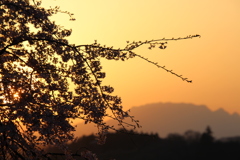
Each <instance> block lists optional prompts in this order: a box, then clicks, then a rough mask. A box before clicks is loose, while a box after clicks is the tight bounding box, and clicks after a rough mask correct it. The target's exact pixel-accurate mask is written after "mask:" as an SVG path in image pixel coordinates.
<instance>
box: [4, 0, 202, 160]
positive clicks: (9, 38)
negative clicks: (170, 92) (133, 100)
mask: <svg viewBox="0 0 240 160" xmlns="http://www.w3.org/2000/svg"><path fill="white" fill-rule="evenodd" d="M59 12H61V13H62V12H63V11H61V10H60V8H59V7H55V8H51V9H45V8H43V7H41V1H40V0H33V1H30V2H29V1H28V0H1V1H0V28H1V30H0V99H1V101H0V106H1V108H0V127H1V128H0V146H1V150H0V152H1V154H0V159H38V158H40V159H44V158H46V159H47V158H49V157H48V154H45V153H44V152H43V150H42V149H41V148H40V147H39V145H43V146H44V145H48V144H51V145H58V146H59V147H60V148H62V149H63V150H64V151H65V152H64V154H65V155H66V156H69V157H70V156H71V154H70V152H68V150H67V148H65V145H64V143H65V142H67V141H69V140H72V139H73V137H74V135H73V133H72V131H74V127H73V125H72V123H71V121H72V120H73V119H82V120H84V121H85V123H95V124H96V125H97V127H98V129H99V139H98V140H99V143H104V141H105V133H106V132H107V130H108V129H109V128H112V127H111V126H109V125H107V124H105V123H104V121H103V118H104V117H110V118H112V119H115V120H117V121H118V122H119V124H120V125H124V124H125V122H124V121H123V120H124V119H125V118H127V117H129V118H131V119H132V120H133V122H134V123H133V124H126V125H130V126H133V127H137V126H139V124H138V121H136V120H134V119H133V117H132V116H130V115H129V113H128V111H123V109H122V105H121V98H120V97H117V96H115V95H112V93H113V91H114V89H113V87H111V86H108V85H106V86H103V85H102V83H101V82H102V79H104V77H105V73H104V72H103V71H102V67H101V63H100V58H105V59H108V60H122V61H124V60H128V59H130V58H134V57H140V58H142V59H144V60H146V61H148V62H150V63H153V64H154V65H156V66H157V67H159V68H162V69H164V70H166V71H168V72H170V73H172V74H174V75H176V76H178V77H180V78H181V79H182V80H184V81H187V82H191V81H190V80H188V79H187V78H183V77H182V76H181V75H178V74H176V73H174V72H173V71H172V70H168V69H166V68H165V66H160V65H158V64H157V63H155V62H152V61H150V60H148V59H147V58H145V57H143V56H141V55H138V54H136V53H134V52H133V51H134V49H135V48H138V47H140V46H142V45H145V44H146V45H149V49H152V48H154V47H155V46H159V48H160V49H165V48H166V43H167V41H171V40H182V39H190V38H194V37H200V36H199V35H190V36H187V37H184V38H176V39H175V38H172V39H165V38H163V39H158V40H150V41H144V42H141V41H139V42H128V43H127V45H126V47H125V48H123V49H114V48H112V47H106V46H102V45H101V44H99V43H97V41H95V42H94V43H93V44H89V45H76V44H69V43H68V40H67V39H66V38H67V37H68V36H70V35H71V32H72V31H71V29H65V28H63V27H61V26H59V25H57V24H55V22H54V21H51V20H50V19H49V18H50V17H51V16H52V15H54V14H57V13H59ZM64 13H66V14H68V15H69V16H70V20H75V19H74V18H73V17H72V16H73V14H71V13H69V12H64ZM70 84H71V87H70ZM107 110H110V111H111V114H109V113H108V112H107Z"/></svg>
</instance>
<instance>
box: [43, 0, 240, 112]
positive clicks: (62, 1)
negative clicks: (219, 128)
mask: <svg viewBox="0 0 240 160" xmlns="http://www.w3.org/2000/svg"><path fill="white" fill-rule="evenodd" d="M43 5H44V6H50V5H51V6H55V5H59V6H61V8H62V10H67V11H70V12H72V13H74V14H75V18H76V19H77V20H76V21H74V22H70V21H68V17H67V16H66V15H64V14H60V15H58V16H55V17H54V19H55V20H56V21H57V22H58V23H60V24H61V25H62V26H65V27H66V28H72V29H73V34H72V36H71V38H70V42H71V43H75V44H87V43H88V44H89V43H93V42H94V40H98V42H99V43H101V44H106V45H108V46H114V47H115V48H123V47H124V46H125V45H126V41H127V40H130V41H133V40H135V41H139V40H141V41H145V40H151V39H159V38H163V37H165V38H172V37H175V38H178V37H185V36H187V35H194V34H200V35H201V38H194V39H191V40H182V41H172V42H169V43H168V46H167V49H165V50H160V49H154V50H148V49H147V47H148V46H142V47H141V48H139V49H138V50H136V53H138V54H140V55H142V56H145V57H148V58H149V59H151V60H153V61H156V62H159V64H160V65H165V66H166V67H167V68H168V69H172V70H173V71H175V72H176V73H178V74H182V75H183V77H187V78H189V79H191V80H193V83H192V84H190V83H187V82H184V81H182V80H181V79H179V78H177V77H175V76H173V75H171V74H169V73H167V72H165V71H164V70H161V69H158V68H157V67H155V66H154V65H152V64H149V63H147V62H145V61H143V60H141V59H139V58H137V57H136V58H134V59H131V60H129V61H127V62H117V61H103V67H104V68H103V69H104V71H106V72H107V78H106V80H105V81H104V83H105V84H110V85H111V86H113V87H114V88H115V94H117V95H119V96H121V97H122V99H123V104H124V106H125V109H128V108H130V107H133V106H139V105H144V104H148V103H156V102H173V103H179V102H184V103H193V104H204V105H207V106H208V107H209V108H210V109H212V110H216V109H218V108H224V109H225V110H226V111H228V112H230V113H233V112H238V113H240V84H239V82H240V62H239V61H240V47H239V45H240V44H239V42H240V40H239V38H240V1H239V0H211V1H209V0H201V1H199V0H181V1H179V0H164V1H163V0H148V1H146V0H114V1H113V0H101V1H99V0H87V1H85V0H43Z"/></svg>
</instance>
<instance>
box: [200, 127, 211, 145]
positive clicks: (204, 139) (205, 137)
mask: <svg viewBox="0 0 240 160" xmlns="http://www.w3.org/2000/svg"><path fill="white" fill-rule="evenodd" d="M200 141H201V143H202V144H204V145H209V144H212V143H213V141H214V137H213V136H212V130H211V128H210V127H209V126H207V128H206V130H205V132H204V133H203V134H202V135H201V139H200Z"/></svg>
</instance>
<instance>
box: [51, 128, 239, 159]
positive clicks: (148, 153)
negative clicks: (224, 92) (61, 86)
mask: <svg viewBox="0 0 240 160" xmlns="http://www.w3.org/2000/svg"><path fill="white" fill-rule="evenodd" d="M122 131H123V132H122ZM122 131H121V132H117V133H109V134H108V135H107V141H106V143H105V144H104V145H102V146H99V145H97V141H96V139H95V137H94V135H89V136H83V137H81V138H77V139H75V140H74V141H73V142H72V143H70V144H69V148H71V149H72V150H73V153H80V152H81V151H83V150H87V151H88V150H89V149H91V151H92V152H93V153H96V154H97V155H98V158H99V159H101V160H112V159H116V160H133V159H134V160H135V159H137V160H146V159H147V160H156V159H164V160H176V159H179V160H203V159H204V160H212V159H231V160H238V159H239V158H240V155H239V150H240V142H239V141H221V140H216V141H213V142H212V143H211V145H209V146H206V145H202V142H201V140H200V135H201V133H199V132H195V131H186V132H185V133H184V134H183V135H181V134H176V133H174V134H169V135H168V136H167V137H166V138H164V139H163V138H160V137H159V136H158V135H157V134H147V133H137V132H133V131H128V132H125V131H124V130H122ZM124 132H125V133H124ZM186 133H187V134H188V136H186ZM204 133H205V132H203V133H202V134H204ZM189 135H190V136H189ZM189 137H191V138H189ZM192 137H194V138H192ZM189 139H190V142H191V143H189ZM56 149H57V148H56V147H50V148H48V149H47V150H48V151H49V152H59V153H61V152H60V150H56ZM60 157H61V156H53V157H52V158H53V159H59V158H60ZM79 160H81V158H80V157H79Z"/></svg>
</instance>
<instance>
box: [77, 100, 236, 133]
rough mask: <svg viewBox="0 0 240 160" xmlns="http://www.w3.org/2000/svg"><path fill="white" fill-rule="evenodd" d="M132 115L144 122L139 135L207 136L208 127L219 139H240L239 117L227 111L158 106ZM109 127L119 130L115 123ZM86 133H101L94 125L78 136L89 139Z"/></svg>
mask: <svg viewBox="0 0 240 160" xmlns="http://www.w3.org/2000/svg"><path fill="white" fill-rule="evenodd" d="M130 113H131V115H133V116H134V117H135V119H137V120H139V121H140V125H141V126H142V128H140V129H137V130H138V131H143V132H148V133H158V134H159V136H160V137H163V138H164V137H166V136H167V135H168V134H169V133H179V134H183V133H184V132H185V131H187V130H193V131H199V132H203V131H204V130H205V128H206V127H207V126H210V127H211V129H212V131H213V136H214V137H216V138H222V137H234V136H239V135H240V115H239V114H237V113H234V114H229V113H227V112H226V111H225V110H223V109H218V110H216V111H211V110H210V109H209V108H207V107H206V106H204V105H194V104H186V103H155V104H147V105H143V106H139V107H133V108H132V109H131V112H130ZM107 123H108V124H111V125H114V126H117V123H116V122H114V121H113V120H109V121H107ZM81 128H82V129H83V130H82V129H81ZM80 129H81V130H80ZM86 131H87V132H88V133H89V131H90V133H92V132H97V129H96V128H94V127H93V125H84V124H83V123H81V124H79V125H78V127H77V131H76V135H77V136H82V135H83V134H85V135H86V134H87V132H86Z"/></svg>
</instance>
